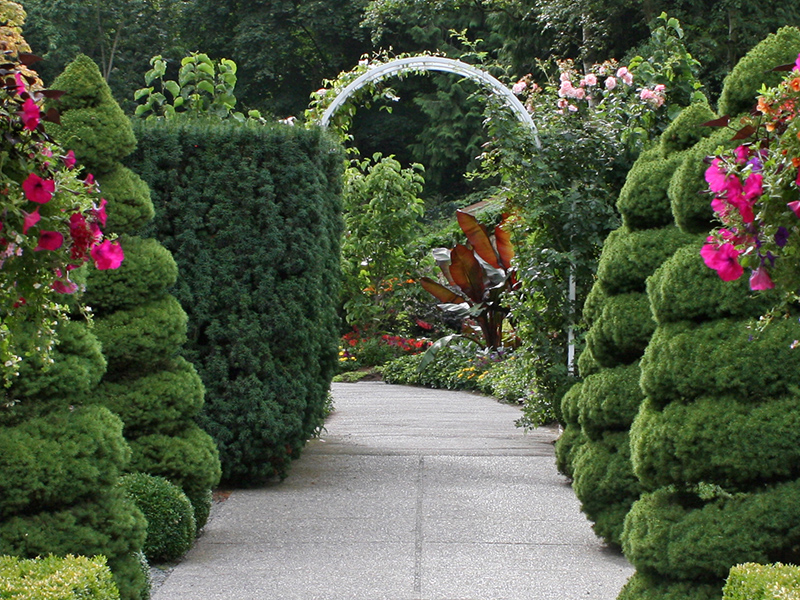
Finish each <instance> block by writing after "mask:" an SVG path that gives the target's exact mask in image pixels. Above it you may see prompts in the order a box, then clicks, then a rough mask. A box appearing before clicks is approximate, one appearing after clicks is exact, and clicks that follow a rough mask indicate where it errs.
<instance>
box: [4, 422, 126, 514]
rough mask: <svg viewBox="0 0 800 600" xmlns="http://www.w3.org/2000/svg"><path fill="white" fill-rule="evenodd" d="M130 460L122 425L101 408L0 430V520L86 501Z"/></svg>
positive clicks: (114, 477) (111, 482) (108, 484)
mask: <svg viewBox="0 0 800 600" xmlns="http://www.w3.org/2000/svg"><path fill="white" fill-rule="evenodd" d="M129 460H130V448H128V445H127V444H126V443H125V440H124V438H123V437H122V422H121V421H120V420H119V418H118V417H117V416H115V415H113V414H112V413H111V412H110V411H109V410H108V409H106V408H103V407H100V406H93V407H88V408H77V409H75V410H72V411H70V410H64V411H59V412H54V413H51V414H49V415H47V416H46V417H40V418H37V419H30V420H27V421H24V422H23V423H21V424H19V425H17V426H16V427H0V519H4V518H7V517H9V516H11V515H13V514H16V513H20V512H27V513H31V512H38V511H42V510H46V509H52V508H58V507H61V506H64V505H65V504H72V503H75V502H77V501H78V500H81V499H85V498H90V497H92V496H93V495H94V494H95V493H96V492H97V490H98V489H102V488H103V487H108V486H111V485H113V484H114V483H115V482H116V480H117V478H118V477H119V474H120V473H121V472H122V469H123V468H124V467H125V465H126V464H127V463H128V461H129Z"/></svg>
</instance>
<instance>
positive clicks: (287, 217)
mask: <svg viewBox="0 0 800 600" xmlns="http://www.w3.org/2000/svg"><path fill="white" fill-rule="evenodd" d="M135 125H136V132H137V137H138V138H139V149H138V150H137V152H136V153H135V154H133V155H132V156H131V157H130V159H129V164H130V166H131V167H132V168H133V169H134V170H135V171H136V172H138V173H139V174H140V175H141V176H142V177H143V178H144V179H145V181H147V182H148V184H149V186H150V189H151V190H152V195H153V200H154V202H155V205H156V213H157V216H156V218H155V220H154V221H153V223H152V230H153V232H154V234H155V235H156V237H157V238H158V239H159V240H160V241H161V242H162V243H163V244H164V245H165V246H166V247H167V249H169V250H170V251H171V252H172V255H173V256H174V257H175V260H176V262H177V263H178V267H179V273H180V275H179V277H178V281H177V283H176V285H175V286H174V288H173V293H174V294H175V296H176V297H177V298H178V300H180V302H181V304H182V305H183V307H184V309H185V310H186V311H187V313H188V315H189V322H188V328H189V329H188V336H189V342H188V343H187V344H186V346H185V347H184V350H183V355H184V356H185V357H186V358H187V359H188V360H190V361H191V362H192V363H193V364H194V365H195V367H196V368H197V371H198V372H199V374H200V376H201V378H202V380H203V382H204V384H205V387H206V397H205V405H204V407H203V410H202V413H201V415H200V422H201V423H202V425H203V426H204V428H206V429H207V430H208V431H209V432H210V433H211V434H212V436H213V437H214V440H215V441H216V443H217V444H218V446H219V450H220V457H221V461H222V468H223V477H224V479H225V480H226V481H228V482H235V483H239V484H256V483H258V482H261V481H264V480H267V479H270V478H272V477H275V476H277V477H281V478H282V477H284V476H286V474H287V471H288V469H289V465H290V462H291V460H292V459H293V458H296V457H297V456H298V455H299V453H300V451H301V449H302V448H303V446H304V444H305V442H306V440H308V439H309V438H310V437H311V436H312V435H313V434H314V432H315V431H316V430H317V428H318V427H320V425H321V424H322V419H323V418H324V407H325V403H326V401H327V393H328V388H329V384H330V381H331V379H332V377H333V374H334V373H335V371H336V365H337V351H338V346H337V344H338V333H339V331H338V320H337V315H336V302H337V296H338V289H339V258H338V252H339V237H340V235H341V231H342V223H341V216H340V210H341V198H340V187H341V183H340V177H341V170H342V165H343V161H342V154H341V152H340V149H339V146H338V144H336V143H334V142H333V141H332V140H331V139H329V138H328V136H327V135H325V134H324V132H323V131H322V130H320V129H310V130H307V129H303V128H299V127H289V126H284V125H278V124H276V125H274V126H248V125H242V124H238V123H235V122H220V121H215V122H210V121H208V122H207V121H202V120H182V119H175V120H171V121H143V122H137V123H136V124H135ZM135 460H136V459H135V457H134V461H135Z"/></svg>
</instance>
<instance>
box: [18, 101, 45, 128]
mask: <svg viewBox="0 0 800 600" xmlns="http://www.w3.org/2000/svg"><path fill="white" fill-rule="evenodd" d="M40 116H41V113H40V112H39V105H38V104H36V102H34V101H33V98H31V97H28V99H27V100H25V102H23V103H22V113H20V117H21V118H22V124H23V125H24V126H25V129H27V130H28V131H33V130H34V129H36V128H37V127H38V126H39V117H40Z"/></svg>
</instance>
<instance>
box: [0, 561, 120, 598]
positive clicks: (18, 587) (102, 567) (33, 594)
mask: <svg viewBox="0 0 800 600" xmlns="http://www.w3.org/2000/svg"><path fill="white" fill-rule="evenodd" d="M0 597H3V598H14V599H15V600H83V599H85V598H92V599H93V600H119V590H117V586H116V585H115V584H114V579H113V577H112V576H111V571H110V570H109V569H108V566H107V565H106V559H105V557H103V556H95V557H94V558H87V557H85V556H67V557H65V558H61V557H57V556H48V557H46V558H38V559H35V560H33V559H27V560H20V559H19V558H16V557H13V556H0Z"/></svg>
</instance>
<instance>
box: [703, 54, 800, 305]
mask: <svg viewBox="0 0 800 600" xmlns="http://www.w3.org/2000/svg"><path fill="white" fill-rule="evenodd" d="M798 110H800V56H798V59H797V61H796V63H795V65H793V66H792V67H791V71H790V72H789V73H788V74H787V76H786V77H785V78H784V80H783V81H782V82H781V83H780V84H779V85H778V86H776V87H773V88H770V89H766V88H762V90H761V94H760V95H759V97H758V102H757V105H756V110H755V111H754V113H753V114H751V115H748V116H746V117H744V118H742V119H741V121H740V122H739V123H737V126H738V127H740V128H739V129H738V131H737V132H736V134H735V135H734V138H733V139H738V140H742V144H741V145H740V146H738V147H736V148H735V149H733V150H730V151H728V152H724V153H721V154H720V155H718V156H715V157H714V158H713V159H711V164H710V166H709V167H708V169H707V170H706V173H705V178H706V181H707V183H708V187H709V190H710V192H711V194H713V199H712V201H711V207H712V208H713V209H714V213H715V216H716V217H717V219H718V220H719V221H720V223H721V224H722V226H721V227H717V228H716V229H715V230H714V231H713V232H712V233H711V235H710V236H709V237H708V239H707V243H706V244H705V245H704V246H703V248H702V250H701V255H702V257H703V260H704V261H705V264H706V265H707V266H708V267H710V268H712V269H714V270H716V271H717V273H718V274H719V276H720V278H721V279H722V280H724V281H734V280H736V279H739V278H740V277H741V276H742V275H743V274H744V273H745V270H749V272H750V289H752V290H766V289H772V288H774V287H776V286H777V287H779V288H780V290H781V291H782V292H784V294H785V295H786V297H787V299H788V300H795V299H797V298H798V289H800V270H798V258H799V257H800V137H799V136H800V119H797V116H798ZM717 124H719V125H729V119H728V117H723V118H722V119H720V120H718V122H717Z"/></svg>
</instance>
